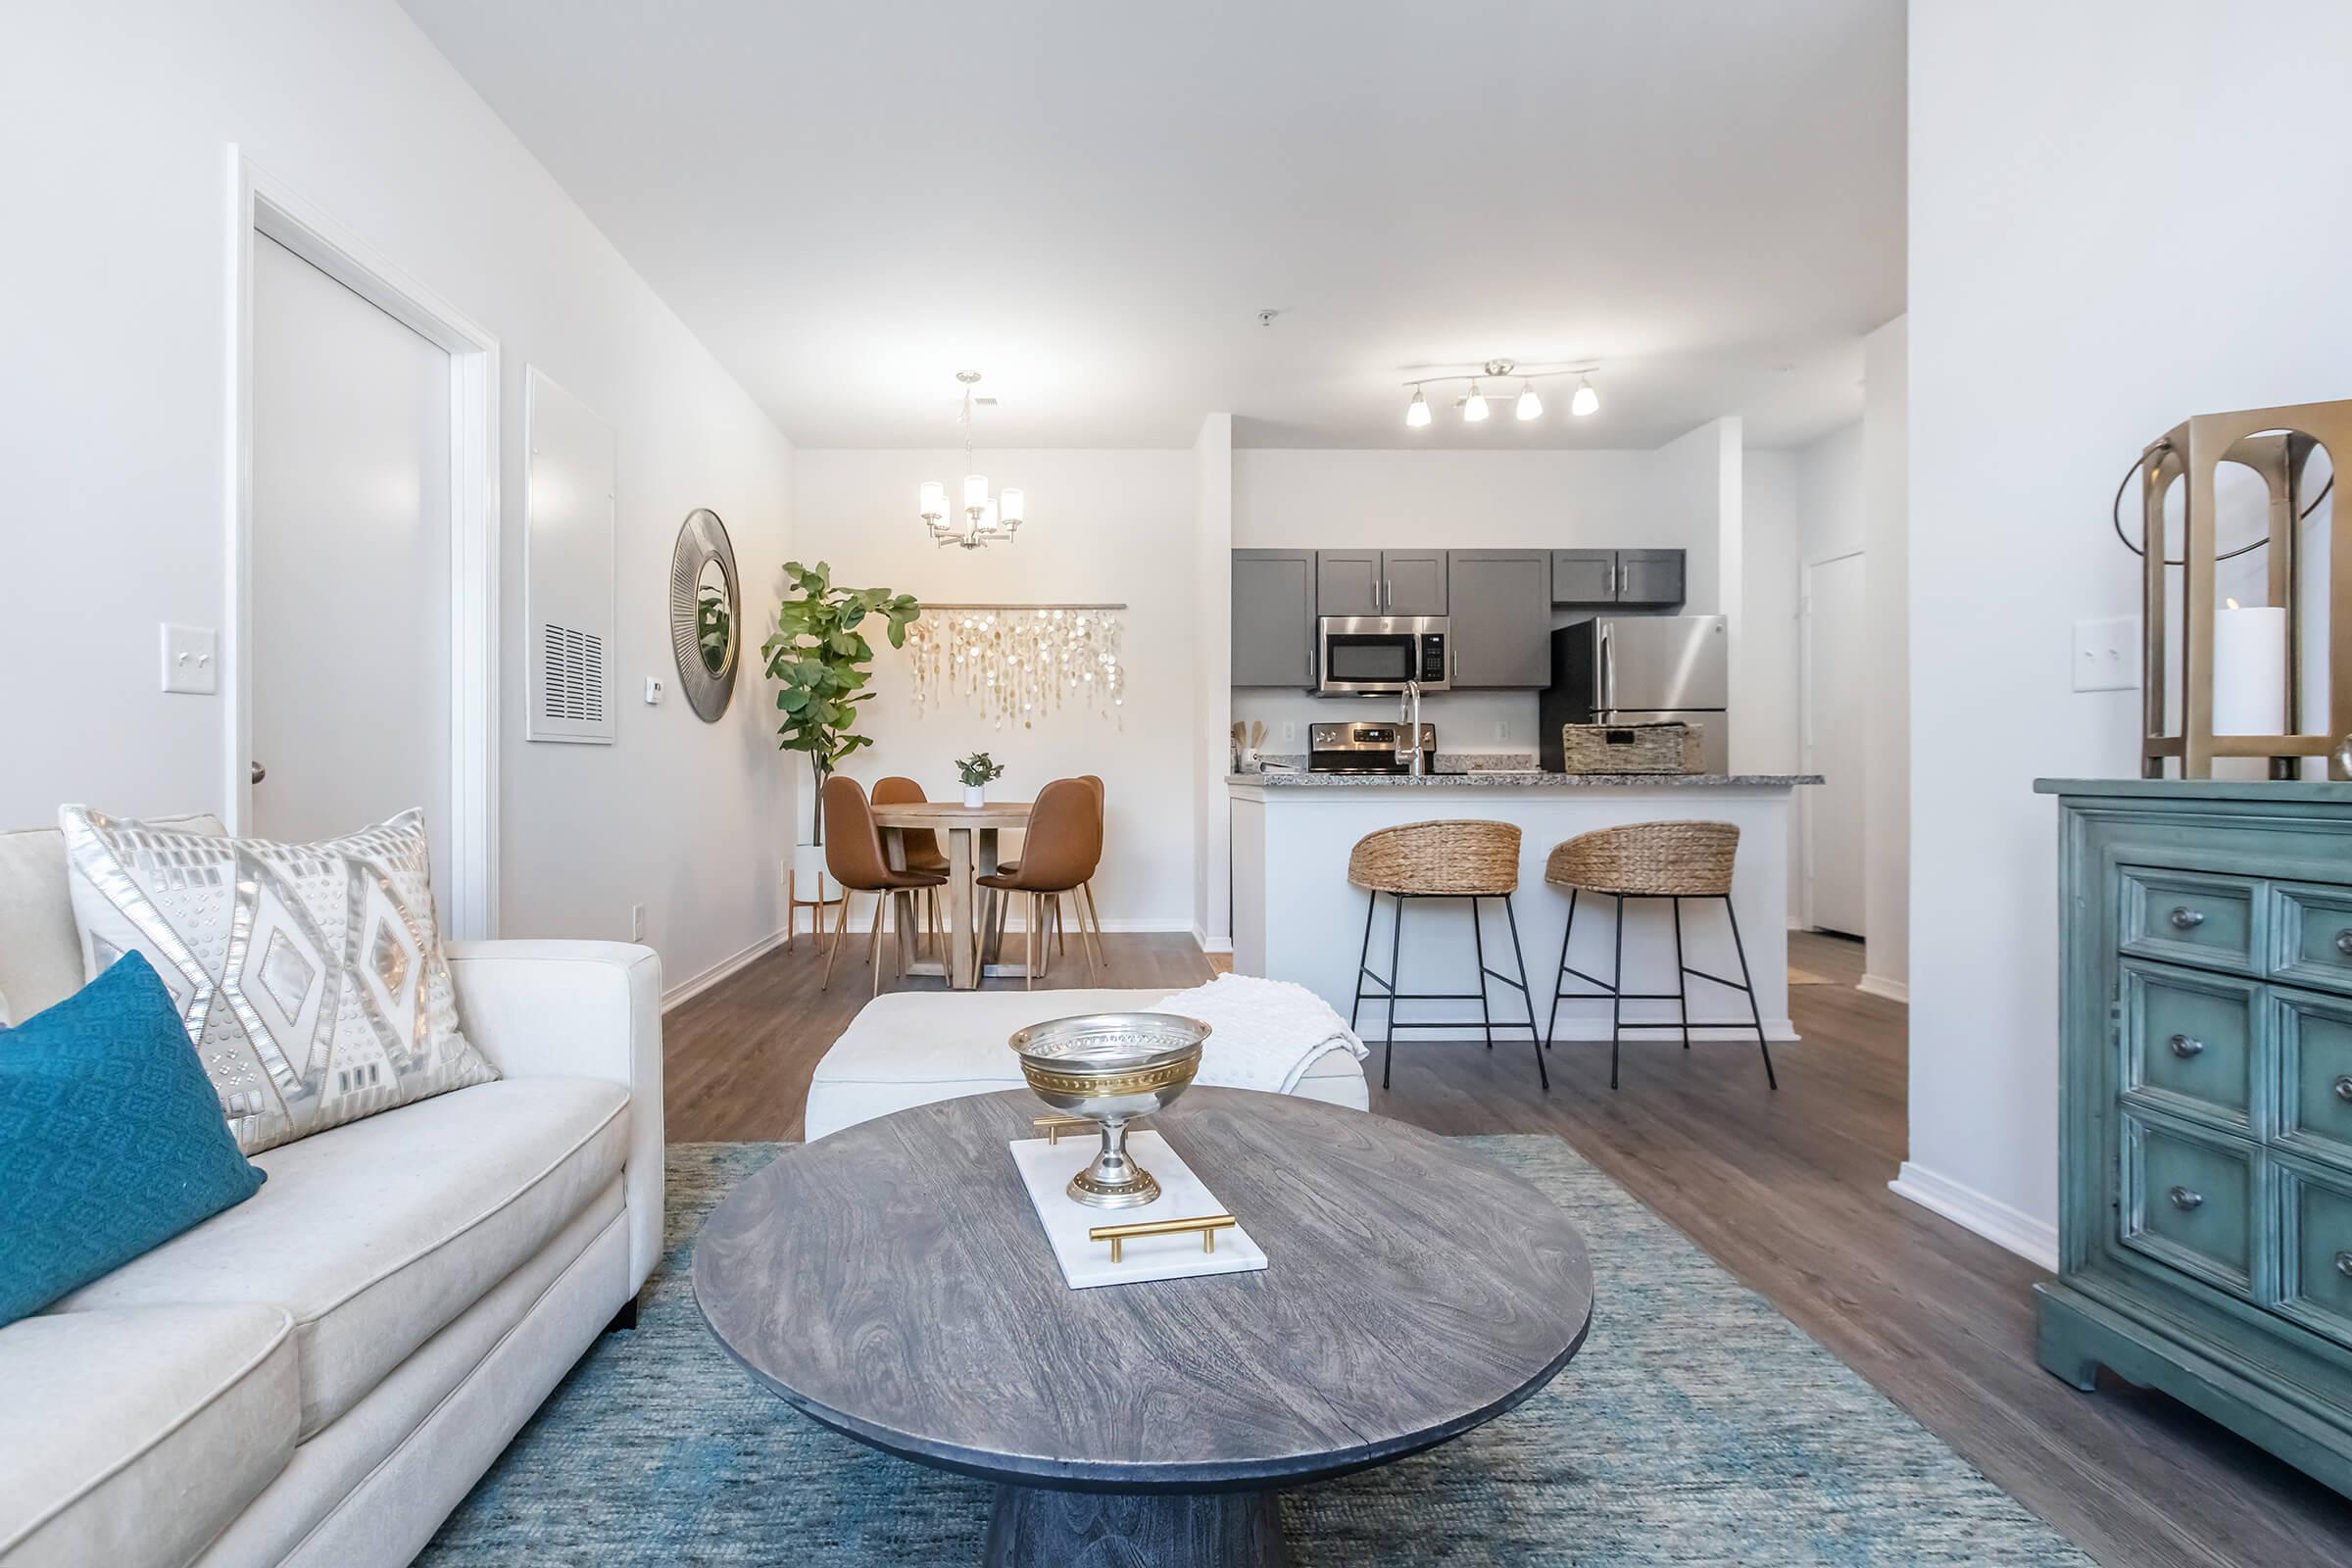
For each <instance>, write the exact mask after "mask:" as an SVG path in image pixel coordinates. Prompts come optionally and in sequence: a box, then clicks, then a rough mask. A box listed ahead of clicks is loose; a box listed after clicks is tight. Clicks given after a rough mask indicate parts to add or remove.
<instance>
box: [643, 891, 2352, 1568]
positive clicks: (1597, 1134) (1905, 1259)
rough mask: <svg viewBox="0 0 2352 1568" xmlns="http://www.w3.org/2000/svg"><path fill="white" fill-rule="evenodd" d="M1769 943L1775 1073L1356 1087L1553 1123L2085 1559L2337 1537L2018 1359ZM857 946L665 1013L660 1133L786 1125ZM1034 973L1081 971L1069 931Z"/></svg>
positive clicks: (1525, 1124) (1561, 1070)
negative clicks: (1772, 1090) (1780, 1026)
mask: <svg viewBox="0 0 2352 1568" xmlns="http://www.w3.org/2000/svg"><path fill="white" fill-rule="evenodd" d="M1106 956H1107V959H1108V963H1107V969H1106V972H1105V974H1104V976H1103V982H1102V983H1103V984H1104V985H1119V986H1167V987H1169V988H1171V989H1173V988H1176V987H1179V986H1184V985H1189V984H1195V983H1198V982H1199V981H1200V980H1201V979H1204V978H1206V976H1207V974H1208V972H1209V966H1208V964H1207V962H1206V961H1205V960H1204V959H1203V958H1202V957H1201V954H1200V953H1199V952H1198V951H1197V950H1196V949H1195V948H1194V947H1193V945H1192V942H1191V940H1190V939H1189V938H1187V937H1183V936H1176V935H1169V936H1157V935H1153V936H1137V935H1114V936H1111V937H1109V938H1108V939H1107V954H1106ZM1789 956H1790V962H1791V964H1792V965H1793V966H1795V967H1796V968H1798V969H1799V970H1801V971H1803V972H1805V973H1807V974H1808V975H1812V976H1819V977H1821V978H1823V979H1825V980H1828V981H1830V982H1832V983H1830V984H1822V985H1801V986H1796V987H1792V988H1791V990H1790V992H1789V1013H1790V1016H1791V1017H1793V1018H1794V1019H1795V1021H1796V1025H1797V1028H1798V1029H1799V1031H1800V1032H1802V1033H1803V1034H1804V1036H1805V1041H1804V1043H1803V1044H1801V1045H1795V1046H1789V1047H1784V1048H1782V1049H1781V1050H1780V1051H1778V1052H1777V1053H1776V1055H1775V1059H1776V1062H1777V1064H1778V1066H1779V1067H1780V1073H1781V1092H1780V1093H1779V1094H1777V1095H1773V1094H1768V1093H1766V1091H1765V1088H1764V1075H1763V1070H1762V1069H1761V1067H1759V1066H1758V1064H1757V1061H1756V1054H1755V1050H1754V1048H1753V1047H1752V1046H1749V1047H1741V1046H1738V1045H1730V1044H1701V1045H1698V1046H1696V1047H1694V1048H1692V1049H1691V1051H1690V1052H1689V1053H1685V1052H1683V1051H1682V1050H1681V1049H1680V1048H1679V1047H1678V1046H1676V1045H1673V1044H1671V1043H1667V1044H1644V1045H1642V1046H1640V1047H1638V1048H1633V1049H1629V1051H1628V1054H1627V1063H1626V1069H1625V1074H1624V1088H1623V1089H1622V1090H1621V1091H1619V1092H1618V1093H1616V1094H1611V1093H1610V1092H1609V1088H1608V1052H1607V1047H1605V1046H1590V1045H1576V1046H1571V1045H1567V1044H1563V1045H1561V1046H1560V1047H1559V1048H1558V1049H1557V1050H1555V1051H1554V1052H1553V1054H1552V1055H1553V1062H1552V1069H1551V1070H1552V1092H1551V1094H1550V1095H1549V1096H1548V1097H1545V1096H1543V1095H1540V1094H1539V1093H1538V1092H1537V1088H1536V1081H1535V1068H1534V1066H1533V1065H1532V1063H1531V1062H1530V1061H1529V1059H1528V1055H1527V1050H1526V1048H1525V1046H1524V1045H1522V1046H1520V1047H1518V1048H1517V1049H1512V1048H1511V1047H1510V1046H1507V1045H1500V1046H1497V1048H1496V1049H1495V1052H1494V1053H1493V1054H1489V1053H1488V1052H1486V1051H1485V1050H1483V1049H1482V1048H1480V1047H1479V1046H1477V1045H1476V1044H1464V1043H1451V1042H1444V1043H1440V1042H1420V1041H1416V1042H1411V1043H1408V1044H1400V1046H1399V1047H1398V1051H1397V1069H1396V1087H1395V1089H1394V1090H1392V1091H1390V1092H1388V1093H1385V1094H1384V1093H1382V1092H1381V1091H1380V1090H1379V1089H1378V1088H1377V1087H1376V1088H1375V1089H1374V1091H1373V1108H1374V1109H1375V1110H1377V1111H1379V1112H1381V1113H1382V1114H1384V1115H1390V1116H1395V1117H1397V1118H1399V1119H1401V1120H1404V1121H1409V1122H1413V1123H1416V1124H1418V1125H1420V1126H1424V1127H1427V1128H1430V1129H1431V1130H1433V1131H1436V1132H1441V1133H1484V1132H1538V1133H1552V1134H1555V1135H1557V1136H1559V1137H1562V1138H1564V1139H1566V1140H1567V1141H1568V1142H1569V1143H1570V1144H1571V1145H1573V1146H1574V1147H1575V1148H1576V1149H1577V1150H1578V1151H1579V1152H1582V1153H1583V1154H1584V1155H1585V1157H1586V1158H1588V1159H1590V1160H1592V1161H1593V1163H1594V1164H1596V1165H1598V1166H1599V1167H1601V1168H1602V1169H1603V1170H1605V1171H1607V1172H1608V1173H1609V1174H1610V1176H1612V1177H1613V1178H1614V1179H1615V1180H1617V1181H1618V1182H1619V1183H1620V1184H1621V1185H1623V1186H1624V1187H1625V1188H1626V1189H1627V1190H1628V1191H1630V1192H1632V1193H1633V1194H1634V1195H1635V1196H1636V1197H1638V1198H1640V1199H1641V1200H1642V1201H1643V1202H1645V1203H1647V1204H1648V1205H1649V1206H1650V1207H1651V1208H1653V1209H1655V1210H1656V1211H1657V1212H1658V1213H1660V1214H1661V1215H1663V1216H1664V1217H1665V1218H1666V1219H1667V1220H1669V1221H1671V1222H1672V1223H1673V1224H1675V1225H1676V1226H1678V1227H1679V1228H1680V1229H1681V1230H1682V1231H1683V1232H1684V1233H1685V1234H1687V1235H1688V1236H1690V1237H1691V1240H1693V1241H1694V1242H1696V1243H1697V1244H1698V1245H1699V1246H1700V1247H1702V1248H1704V1249H1705V1250H1707V1251H1708V1252H1709V1253H1710V1254H1712V1255H1713V1256H1714V1257H1715V1259H1716V1260H1717V1261H1718V1262H1720V1263H1722V1264H1723V1266H1724V1267H1726V1268H1727V1269H1729V1270H1731V1272H1732V1273H1733V1274H1735V1275H1737V1276H1738V1277H1739V1278H1740V1280H1742V1281H1743V1282H1745V1283H1746V1284H1747V1285H1748V1286H1750V1287H1751V1288H1753V1289H1755V1290H1757V1291H1759V1292H1761V1293H1762V1294H1763V1295H1764V1296H1765V1297H1766V1298H1768V1299H1770V1300H1771V1301H1772V1302H1773V1303H1774V1304H1775V1305H1776V1306H1778V1307H1779V1308H1780V1309H1781V1310H1782V1311H1783V1312H1785V1313H1787V1314H1788V1315H1789V1318H1791V1319H1792V1320H1794V1321H1795V1322H1796V1323H1797V1324H1798V1325H1799V1326H1800V1327H1802V1328H1803V1329H1804V1330H1805V1331H1806V1332H1807V1333H1809V1334H1811V1335H1812V1336H1813V1337H1814V1338H1815V1339H1817V1340H1819V1341H1820V1342H1821V1343H1822V1344H1823V1345H1825V1346H1827V1347H1828V1348H1830V1349H1831V1350H1832V1351H1834V1352H1835V1353H1836V1354H1838V1356H1839V1357H1841V1358H1842V1359H1843V1360H1845V1361H1846V1362H1847V1364H1849V1365H1851V1366H1853V1367H1854V1368H1855V1369H1856V1370H1858V1371H1859V1372H1861V1373H1862V1375H1863V1376H1865V1377H1867V1378H1868V1379H1869V1380H1870V1381H1871V1382H1872V1383H1873V1384H1875V1385H1876V1386H1877V1387H1878V1388H1879V1389H1881V1390H1882V1391H1884V1392H1885V1393H1886V1394H1887V1396H1888V1397H1891V1398H1893V1399H1894V1400H1895V1401H1896V1402H1897V1403H1899V1404H1901V1405H1902V1406H1903V1407H1904V1408H1905V1409H1907V1410H1909V1411H1910V1412H1911V1414H1912V1415H1913V1416H1915V1417H1916V1418H1917V1419H1919V1420H1920V1421H1921V1422H1923V1423H1924V1424H1925V1425H1927V1426H1928V1427H1929V1428H1930V1429H1931V1430H1933V1431H1935V1432H1936V1434H1938V1435H1939V1436H1940V1437H1942V1438H1943V1439H1944V1441H1946V1442H1947V1443H1949V1444H1951V1445H1952V1446H1953V1447H1954V1448H1956V1449H1958V1450H1959V1451H1960V1452H1961V1453H1962V1454H1963V1455H1965V1456H1966V1457H1967V1458H1968V1459H1969V1460H1970V1462H1972V1463H1973V1464H1975V1465H1976V1466H1977V1467H1978V1468H1979V1469H1980V1470H1983V1471H1984V1472H1985V1474H1986V1475H1988V1476H1990V1477H1991V1478H1992V1479H1993V1480H1994V1481H1995V1482H1997V1483H1998V1484H1999V1485H2001V1486H2002V1487H2004V1488H2006V1489H2007V1490H2008V1491H2009V1492H2011V1493H2012V1494H2014V1495H2016V1496H2018V1497H2019V1498H2020V1499H2021V1500H2023V1501H2024V1502H2025V1503H2026V1505H2027V1506H2029V1507H2031V1508H2033V1509H2034V1511H2035V1512H2036V1513H2038V1514H2040V1515H2041V1516H2042V1517H2043V1518H2044V1519H2046V1520H2048V1521H2049V1522H2050V1523H2051V1524H2052V1525H2053V1526H2055V1527H2056V1528H2058V1529H2059V1530H2061V1531H2063V1532H2064V1533H2065V1534H2066V1535H2067V1536H2069V1537H2070V1538H2072V1539H2073V1540H2075V1541H2076V1542H2079V1543H2080V1544H2082V1546H2083V1547H2084V1548H2085V1549H2086V1550H2088V1551H2089V1552H2090V1553H2091V1554H2092V1555H2093V1556H2095V1557H2097V1558H2098V1559H2099V1560H2100V1561H2101V1562H2103V1563H2109V1564H2128V1565H2131V1568H2141V1565H2170V1564H2195V1565H2200V1568H2222V1565H2239V1564H2244V1565H2255V1564H2261V1565H2264V1568H2284V1565H2289V1564H2304V1563H2313V1564H2320V1563H2332V1564H2342V1563H2346V1562H2352V1503H2347V1502H2346V1501H2344V1500H2343V1499H2341V1498H2339V1497H2337V1496H2336V1495H2334V1494H2332V1493H2329V1492H2327V1490H2326V1489H2324V1488H2321V1487H2319V1486H2316V1485H2314V1484H2313V1483H2311V1482H2309V1481H2306V1480H2305V1479H2304V1478H2303V1477H2302V1476H2300V1475H2299V1474H2297V1473H2296V1472H2295V1471H2293V1470H2291V1469H2289V1468H2288V1467H2286V1466H2285V1465H2282V1464H2279V1463H2278V1462H2277V1461H2276V1460H2273V1459H2272V1458H2270V1457H2269V1456H2268V1455H2267V1454H2264V1453H2262V1452H2261V1451H2260V1450H2259V1449H2256V1448H2254V1447H2252V1446H2249V1445H2246V1444H2244V1443H2240V1442H2239V1441H2238V1440H2236V1439H2235V1438H2233V1437H2231V1436H2229V1434H2228V1433H2226V1432H2224V1431H2222V1430H2221V1429H2220V1428H2218V1427H2215V1426H2213V1425H2212V1424H2211V1423H2209V1422H2206V1421H2205V1420H2203V1419H2202V1418H2201V1417H2198V1416H2197V1415H2195V1414H2194V1413H2193V1412H2191V1411H2189V1410H2187V1409H2185V1408H2184V1407H2182V1406H2180V1405H2178V1404H2176V1403H2174V1402H2173V1401H2172V1400H2170V1399H2167V1398H2165V1397H2163V1396H2161V1395H2156V1394H2151V1393H2144V1392H2138V1391H2134V1390H2131V1389H2129V1388H2127V1387H2125V1386H2124V1385H2122V1384H2119V1383H2115V1382H2113V1381H2112V1380H2110V1381H2109V1382H2108V1383H2107V1384H2106V1385H2105V1386H2104V1387H2103V1388H2102V1389H2101V1391H2100V1392H2099V1393H2097V1394H2095V1395H2082V1394H2078V1393H2076V1392H2075V1391H2073V1390H2072V1389H2069V1388H2067V1387H2066V1386H2065V1385H2064V1384H2061V1383H2060V1382H2059V1381H2058V1380H2057V1379H2055V1378H2053V1377H2050V1376H2049V1375H2048V1374H2046V1373H2044V1372H2043V1371H2042V1370H2041V1369H2040V1368H2039V1366H2037V1365H2036V1364H2035V1362H2034V1332H2033V1331H2034V1319H2033V1305H2032V1299H2031V1296H2030V1290H2031V1287H2032V1285H2033V1283H2034V1280H2035V1279H2037V1278H2039V1277H2040V1272H2039V1271H2038V1270H2037V1269H2035V1268H2034V1266H2033V1265H2032V1264H2030V1263H2027V1262H2026V1261H2024V1260H2023V1259H2021V1258H2018V1257H2016V1256H2015V1255H2013V1254H2011V1253H2009V1252H2006V1251H2003V1250H2001V1249H1999V1248H1997V1247H1994V1246H1993V1245H1992V1244H1991V1243H1989V1242H1985V1241H1983V1240H1981V1239H1980V1238H1978V1237H1976V1236H1974V1235H1971V1234H1970V1233H1969V1232H1967V1231H1964V1230H1962V1229H1961V1228H1960V1227H1958V1226H1956V1225H1952V1224H1950V1223H1948V1222H1946V1221H1944V1220H1942V1219H1939V1218H1937V1217H1936V1216H1935V1215H1933V1214H1930V1213H1928V1212H1927V1211H1926V1210H1924V1209H1922V1208H1919V1207H1918V1206H1916V1205H1915V1204H1912V1203H1909V1202H1906V1201H1903V1200H1901V1199H1898V1198H1896V1197H1895V1196H1894V1195H1893V1194H1891V1193H1889V1192H1888V1191H1887V1180H1888V1179H1889V1178H1890V1177H1891V1176H1892V1175H1893V1174H1894V1171H1895V1167H1896V1166H1897V1165H1898V1164H1899V1163H1900V1162H1901V1160H1902V1158H1903V1154H1904V1152H1905V1116H1906V1106H1905V1099H1904V1093H1905V1039H1904V1032H1905V1010H1904V1009H1903V1008H1902V1007H1901V1006H1899V1005H1895V1004H1892V1003H1888V1002H1884V1001H1881V1000H1879V999H1876V998H1872V997H1866V996H1863V995H1862V994H1861V993H1859V992H1857V991H1854V990H1852V989H1851V983H1852V981H1853V980H1854V979H1856V978H1858V977H1859V974H1860V972H1861V952H1860V948H1859V946H1858V945H1856V944H1853V943H1848V942H1844V941H1841V940H1838V939H1835V938H1826V937H1812V936H1797V937H1793V938H1792V939H1791V943H1790V950H1789ZM820 964H821V959H819V958H817V957H816V956H813V955H812V953H811V952H810V949H809V945H808V944H807V943H806V942H804V943H802V944H801V945H800V946H799V947H798V948H797V949H796V951H795V952H793V953H790V954H785V953H777V954H773V955H770V956H767V957H765V958H763V959H761V960H760V962H758V963H756V964H754V965H752V966H751V967H750V968H748V969H746V970H745V971H744V972H743V973H741V974H739V975H737V976H734V977H733V978H731V979H729V980H728V981H727V982H725V983H724V984H722V985H720V986H718V987H716V988H714V989H713V990H711V991H710V992H708V993H706V994H705V995H703V996H701V997H698V998H696V999H694V1000H693V1001H691V1002H689V1003H687V1004H685V1005H682V1006H680V1007H679V1008H677V1009H676V1010H675V1011H674V1012H672V1013H671V1014H670V1015H669V1017H668V1018H667V1020H666V1041H667V1049H666V1054H667V1062H668V1118H667V1119H668V1127H669V1136H670V1137H671V1138H672V1139H676V1140H680V1141H687V1140H699V1139H782V1138H798V1137H799V1136H800V1135H801V1112H802V1106H803V1103H804V1102H805V1100H806V1098H807V1093H808V1084H809V1072H810V1069H811V1068H812V1067H813V1066H814V1064H815V1061H816V1058H817V1057H818V1056H820V1055H822V1054H824V1051H825V1048H826V1047H827V1046H829V1045H830V1044H831V1043H832V1041H833V1039H834V1038H835V1037H836V1036H837V1035H838V1034H839V1033H840V1032H841V1030H842V1028H843V1027H844V1026H846V1025H847V1023H848V1022H849V1019H850V1018H851V1016H852V1015H853V1014H854V1013H855V1012H856V1011H857V1009H858V1006H859V1005H862V1004H863V1002H864V1001H865V998H866V995H867V990H868V985H869V976H868V972H867V971H866V970H865V969H864V967H863V966H862V965H861V964H860V963H858V953H857V952H856V951H853V952H851V953H850V954H848V955H847V956H845V958H844V961H843V964H842V965H841V967H840V968H839V969H838V970H837V971H836V973H835V976H834V982H833V987H832V989H831V990H830V991H827V992H820V991H818V990H817V971H818V967H819V965H820ZM922 983H924V984H936V982H922ZM1050 983H1051V984H1054V985H1055V986H1066V985H1086V984H1088V983H1089V981H1088V979H1087V976H1086V969H1085V965H1084V964H1083V963H1082V962H1078V961H1076V954H1075V953H1074V952H1073V954H1072V955H1071V956H1070V959H1068V960H1064V961H1061V962H1060V963H1058V964H1057V965H1056V972H1055V973H1054V976H1053V978H1052V981H1051V982H1050ZM1013 984H1018V982H1013ZM1373 1049H1374V1051H1375V1053H1376V1055H1375V1057H1374V1060H1373V1061H1372V1062H1371V1063H1370V1064H1369V1065H1371V1066H1372V1067H1373V1068H1374V1074H1373V1076H1374V1078H1375V1081H1376V1082H1377V1078H1378V1071H1377V1069H1378V1065H1379V1061H1378V1056H1377V1052H1378V1051H1379V1047H1378V1046H1377V1045H1376V1046H1375V1047H1374V1048H1373ZM1762 1393H1763V1391H1759V1394H1760V1397H1761V1396H1762Z"/></svg>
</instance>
